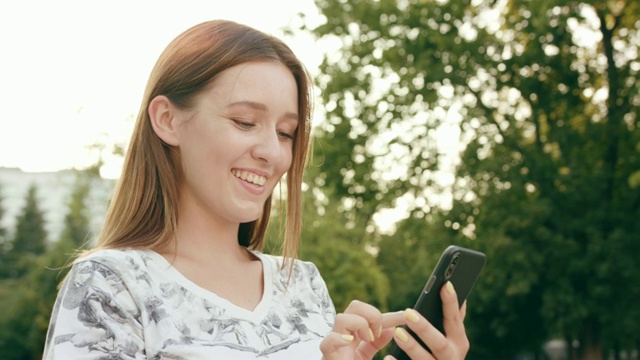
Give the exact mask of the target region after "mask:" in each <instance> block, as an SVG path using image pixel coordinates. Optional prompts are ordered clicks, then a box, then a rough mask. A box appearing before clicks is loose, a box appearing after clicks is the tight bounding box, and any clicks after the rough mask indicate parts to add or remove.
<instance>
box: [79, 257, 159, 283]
mask: <svg viewBox="0 0 640 360" xmlns="http://www.w3.org/2000/svg"><path fill="white" fill-rule="evenodd" d="M153 261H154V260H153V257H152V256H151V253H150V252H149V251H148V250H134V249H100V250H95V251H93V252H91V253H90V254H88V255H85V256H82V257H80V258H78V259H76V261H75V262H74V264H73V266H72V268H71V273H70V278H71V279H73V280H74V281H75V282H76V283H84V282H86V281H96V280H97V279H103V280H104V281H105V282H106V283H105V284H110V285H111V286H116V287H120V286H123V285H125V284H129V285H131V284H132V283H137V282H140V281H145V279H147V278H148V277H149V274H150V273H152V271H150V267H152V264H153ZM127 287H129V286H127Z"/></svg>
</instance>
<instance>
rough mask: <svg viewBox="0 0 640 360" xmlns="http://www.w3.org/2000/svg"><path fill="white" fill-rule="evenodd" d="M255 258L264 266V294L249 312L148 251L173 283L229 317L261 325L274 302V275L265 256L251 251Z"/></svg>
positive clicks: (158, 255) (156, 254)
mask: <svg viewBox="0 0 640 360" xmlns="http://www.w3.org/2000/svg"><path fill="white" fill-rule="evenodd" d="M249 251H250V252H251V253H252V254H253V255H254V256H255V257H257V258H258V259H259V260H260V263H261V264H262V283H263V292H262V297H261V299H260V302H258V304H257V305H256V307H255V308H254V309H253V310H249V309H247V308H244V307H241V306H238V305H236V304H234V303H232V302H231V301H229V300H227V299H225V298H223V297H221V296H219V295H217V294H216V293H214V292H212V291H210V290H207V289H204V288H202V287H200V286H199V285H197V284H196V283H194V282H193V281H191V280H189V279H188V278H187V277H186V276H184V275H183V274H182V273H181V272H180V271H178V269H176V268H175V267H174V266H173V265H172V264H171V263H170V262H169V261H167V259H165V258H164V257H163V256H162V255H160V254H158V253H157V252H155V251H153V250H146V252H147V253H148V254H149V255H150V256H151V257H152V258H153V260H154V262H156V264H157V265H159V266H160V267H161V270H162V271H164V272H165V274H166V275H167V277H168V278H169V279H171V280H173V281H175V282H176V283H177V284H179V285H180V286H182V287H184V288H185V289H187V290H189V291H191V292H192V293H194V294H195V295H197V296H200V297H202V298H204V299H206V300H208V301H210V302H212V303H213V304H215V305H218V306H220V307H222V308H224V309H225V311H228V312H229V315H231V316H234V317H237V318H242V319H246V320H248V321H251V322H253V323H260V322H261V321H262V319H264V317H265V316H266V315H267V311H268V309H269V305H270V303H271V301H272V296H273V281H272V279H273V274H272V271H273V269H272V264H271V263H270V261H269V260H268V259H267V258H265V257H264V255H263V254H261V253H259V252H257V251H253V250H249Z"/></svg>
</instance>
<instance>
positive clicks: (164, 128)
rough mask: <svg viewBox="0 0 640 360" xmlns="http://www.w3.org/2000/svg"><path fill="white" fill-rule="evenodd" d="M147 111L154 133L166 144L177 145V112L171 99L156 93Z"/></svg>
mask: <svg viewBox="0 0 640 360" xmlns="http://www.w3.org/2000/svg"><path fill="white" fill-rule="evenodd" d="M147 111H148V112H149V120H150V121H151V126H152V127H153V131H154V132H155V133H156V135H158V137H159V138H160V139H161V140H162V141H164V142H165V143H167V144H168V145H172V146H178V143H179V142H178V134H177V133H176V129H177V117H176V115H177V113H176V108H175V107H174V106H173V104H172V103H171V100H169V98H167V97H166V96H164V95H158V96H156V97H155V98H153V99H152V100H151V102H150V103H149V108H148V109H147Z"/></svg>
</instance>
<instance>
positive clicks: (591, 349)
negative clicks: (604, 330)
mask: <svg viewBox="0 0 640 360" xmlns="http://www.w3.org/2000/svg"><path fill="white" fill-rule="evenodd" d="M582 329H583V330H582V333H581V334H580V335H581V336H580V350H581V351H580V353H581V356H580V359H582V360H602V345H601V343H600V329H599V326H598V325H597V322H596V321H595V320H594V319H587V320H586V321H585V326H584V327H583V328H582Z"/></svg>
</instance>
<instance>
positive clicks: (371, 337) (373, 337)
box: [369, 328, 376, 341]
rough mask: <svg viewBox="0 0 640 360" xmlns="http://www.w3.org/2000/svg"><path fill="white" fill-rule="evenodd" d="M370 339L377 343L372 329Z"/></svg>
mask: <svg viewBox="0 0 640 360" xmlns="http://www.w3.org/2000/svg"><path fill="white" fill-rule="evenodd" d="M369 339H371V341H375V340H376V337H375V336H373V331H372V330H371V328H369Z"/></svg>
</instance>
